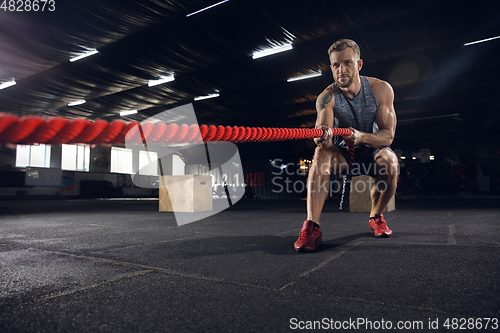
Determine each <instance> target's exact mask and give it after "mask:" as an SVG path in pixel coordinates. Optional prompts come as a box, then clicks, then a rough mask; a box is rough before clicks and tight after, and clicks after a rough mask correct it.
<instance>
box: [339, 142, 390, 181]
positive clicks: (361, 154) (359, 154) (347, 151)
mask: <svg viewBox="0 0 500 333" xmlns="http://www.w3.org/2000/svg"><path fill="white" fill-rule="evenodd" d="M335 147H337V148H338V149H339V151H340V153H341V154H342V156H344V158H345V160H346V162H347V173H348V174H349V175H351V176H361V175H367V176H371V177H373V178H375V155H377V153H378V152H379V151H381V150H382V149H389V151H391V152H392V153H394V151H393V150H392V149H391V147H381V148H372V147H367V146H364V145H359V146H357V147H356V148H352V147H346V146H343V145H338V144H336V145H335Z"/></svg>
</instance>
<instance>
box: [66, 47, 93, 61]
mask: <svg viewBox="0 0 500 333" xmlns="http://www.w3.org/2000/svg"><path fill="white" fill-rule="evenodd" d="M96 53H98V51H97V50H96V49H91V50H89V51H88V52H85V53H83V54H80V55H78V56H76V57H73V58H71V59H69V61H71V62H74V61H77V60H80V59H83V58H87V57H90V56H91V55H94V54H96Z"/></svg>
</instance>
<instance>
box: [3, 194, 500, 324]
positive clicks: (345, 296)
mask: <svg viewBox="0 0 500 333" xmlns="http://www.w3.org/2000/svg"><path fill="white" fill-rule="evenodd" d="M305 206H306V202H305V201H304V200H261V199H255V200H249V199H246V200H245V199H243V200H241V201H239V202H238V203H237V204H235V205H234V206H233V207H232V208H230V209H228V210H225V211H223V212H221V213H218V214H216V215H213V216H210V217H208V218H205V219H203V220H201V221H198V222H194V223H190V224H186V225H183V226H177V224H176V221H175V217H174V214H173V213H165V212H159V211H158V201H157V200H71V201H70V200H68V201H64V200H61V201H17V202H14V201H10V202H0V283H1V288H0V332H289V331H297V330H301V329H310V328H316V329H318V330H319V329H327V330H328V329H329V330H335V331H349V332H355V331H360V332H362V331H376V330H377V331H383V330H384V329H389V328H390V329H391V331H394V332H396V331H401V332H430V331H432V332H451V331H454V330H453V329H454V328H455V329H456V330H457V331H461V332H463V331H481V332H487V331H491V330H493V331H494V328H495V323H496V327H497V329H498V330H500V327H499V326H500V323H499V322H498V320H500V297H499V295H500V265H499V263H500V237H499V235H500V223H499V222H498V221H499V217H500V198H498V197H492V196H489V197H486V196H483V197H458V196H457V197H448V198H446V197H441V198H439V197H423V198H416V197H414V198H410V197H401V198H398V199H397V200H396V210H395V211H392V212H389V213H386V214H385V217H386V221H387V223H388V225H389V227H390V228H391V229H392V230H393V232H394V234H393V236H392V237H391V238H387V239H376V238H374V237H373V235H372V233H371V232H370V230H369V228H368V214H367V213H345V212H339V211H337V204H336V203H333V202H328V201H327V203H326V204H325V209H324V212H323V215H322V220H321V227H322V230H323V245H322V246H321V248H320V249H319V250H318V251H317V252H315V253H297V252H295V250H294V249H293V243H294V242H295V240H296V239H297V236H298V233H299V230H300V227H301V225H302V222H303V221H304V218H305ZM486 318H493V319H491V320H487V319H486ZM495 319H496V321H495ZM479 322H480V323H482V328H481V329H478V326H477V325H478V323H479ZM464 323H465V324H464ZM453 325H454V326H453ZM485 325H488V326H487V327H486V326H485ZM460 328H466V330H461V329H460Z"/></svg>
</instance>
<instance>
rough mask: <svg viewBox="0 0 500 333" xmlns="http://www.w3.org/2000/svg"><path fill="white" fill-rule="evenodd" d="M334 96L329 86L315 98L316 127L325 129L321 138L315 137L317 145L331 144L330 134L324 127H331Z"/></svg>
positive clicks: (327, 145)
mask: <svg viewBox="0 0 500 333" xmlns="http://www.w3.org/2000/svg"><path fill="white" fill-rule="evenodd" d="M334 105H335V98H334V96H333V91H332V89H331V88H330V87H328V88H326V89H325V90H324V91H323V92H322V93H321V94H320V95H319V96H318V98H317V99H316V111H317V116H316V128H322V129H324V130H325V134H324V135H323V136H322V137H321V138H315V139H314V142H316V144H317V145H318V146H319V147H322V148H327V147H330V146H331V145H332V140H331V139H332V138H331V135H328V133H327V131H326V129H328V128H332V127H333V119H334V115H333V107H334Z"/></svg>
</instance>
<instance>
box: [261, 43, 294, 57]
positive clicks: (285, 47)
mask: <svg viewBox="0 0 500 333" xmlns="http://www.w3.org/2000/svg"><path fill="white" fill-rule="evenodd" d="M292 48H293V46H292V44H291V43H290V44H284V45H279V46H273V47H270V48H267V49H264V50H261V51H257V52H254V53H253V54H252V58H253V59H258V58H262V57H266V56H268V55H271V54H276V53H280V52H285V51H288V50H291V49H292Z"/></svg>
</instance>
